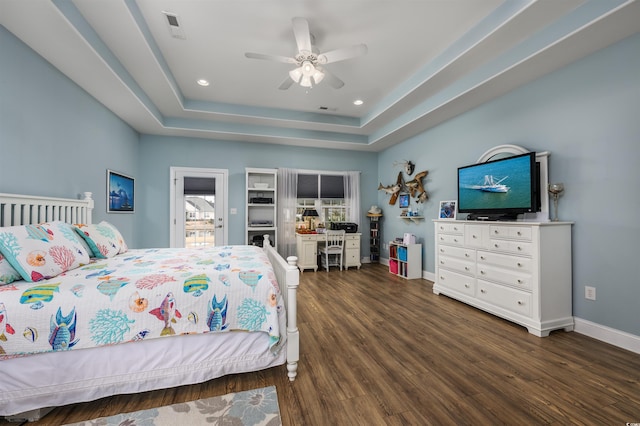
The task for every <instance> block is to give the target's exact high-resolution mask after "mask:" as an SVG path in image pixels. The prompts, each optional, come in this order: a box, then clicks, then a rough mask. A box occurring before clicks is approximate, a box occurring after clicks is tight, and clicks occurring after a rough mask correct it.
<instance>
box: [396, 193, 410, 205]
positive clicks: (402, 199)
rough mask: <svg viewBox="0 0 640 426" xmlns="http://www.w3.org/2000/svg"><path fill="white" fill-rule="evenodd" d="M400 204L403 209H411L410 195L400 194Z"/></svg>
mask: <svg viewBox="0 0 640 426" xmlns="http://www.w3.org/2000/svg"><path fill="white" fill-rule="evenodd" d="M398 203H399V205H400V208H401V209H406V208H407V207H409V194H400V195H399V196H398Z"/></svg>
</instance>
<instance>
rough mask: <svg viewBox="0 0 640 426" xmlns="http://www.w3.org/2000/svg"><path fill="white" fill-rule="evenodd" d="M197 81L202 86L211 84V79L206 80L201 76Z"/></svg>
mask: <svg viewBox="0 0 640 426" xmlns="http://www.w3.org/2000/svg"><path fill="white" fill-rule="evenodd" d="M196 83H198V84H199V85H200V86H203V87H207V86H208V85H209V81H208V80H205V79H204V78H201V79H200V80H198V81H197V82H196Z"/></svg>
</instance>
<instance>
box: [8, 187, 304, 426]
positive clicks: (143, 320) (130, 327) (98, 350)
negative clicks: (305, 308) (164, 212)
mask: <svg viewBox="0 0 640 426" xmlns="http://www.w3.org/2000/svg"><path fill="white" fill-rule="evenodd" d="M92 209H93V200H91V199H90V198H85V199H82V200H75V199H60V198H50V197H33V196H25V195H14V194H0V239H1V238H4V240H2V241H0V245H2V250H3V253H4V254H5V256H0V262H4V263H0V371H2V380H0V417H2V416H4V417H6V418H8V419H14V420H15V419H24V420H36V419H38V418H40V417H41V416H42V415H43V414H44V413H46V412H47V411H48V410H49V409H50V408H51V407H56V406H62V405H67V404H71V403H76V402H84V401H91V400H95V399H98V398H102V397H105V396H110V395H116V394H130V393H138V392H144V391H148V390H154V389H162V388H169V387H175V386H179V385H185V384H193V383H200V382H204V381H207V380H210V379H213V378H216V377H221V376H223V375H227V374H235V373H245V372H251V371H258V370H261V369H266V368H270V367H274V366H278V365H282V364H285V363H286V364H287V369H286V370H287V374H288V377H289V379H290V380H292V381H293V380H294V379H295V377H296V374H297V363H298V357H299V333H298V328H297V324H296V313H297V312H296V290H297V287H298V280H299V276H298V274H299V273H298V269H297V267H296V258H295V257H290V258H288V259H287V260H284V259H283V258H282V257H281V256H280V255H279V254H278V253H277V251H276V250H275V249H274V248H273V247H272V246H271V244H270V243H269V241H268V236H265V238H266V239H267V241H265V244H263V248H257V247H254V246H226V247H216V248H210V249H191V250H190V249H137V250H131V249H129V248H128V247H126V243H125V242H124V241H123V240H122V237H121V235H120V234H119V232H118V231H117V229H115V227H113V226H112V225H110V224H109V223H108V222H104V221H103V222H100V223H99V224H93V223H92V220H91V219H92ZM107 225H109V226H111V227H112V228H113V233H112V234H111V235H110V238H111V239H109V238H107V239H106V240H104V241H103V240H101V239H100V238H102V237H101V236H100V235H98V233H97V231H100V233H103V232H102V231H104V227H105V226H107ZM107 230H109V229H107ZM3 231H4V232H3ZM19 232H23V233H25V234H24V236H23V237H24V238H25V241H27V243H28V244H41V243H40V242H39V240H42V241H44V242H45V243H49V242H50V240H53V239H54V238H62V237H61V236H62V235H63V236H64V237H65V238H67V239H68V240H71V241H73V240H74V237H73V236H72V235H71V234H73V232H75V233H76V234H77V235H76V236H79V237H80V238H77V240H78V241H77V242H78V244H79V245H81V246H82V247H79V246H78V245H76V242H75V241H74V242H73V245H71V246H69V247H70V248H69V249H68V250H67V251H66V252H65V251H64V250H62V251H60V252H56V253H55V254H56V256H57V257H56V258H55V265H54V264H53V262H52V261H51V260H50V258H51V256H53V255H54V254H53V252H52V251H49V252H47V253H44V252H41V251H38V250H32V251H31V252H30V253H29V256H30V257H29V258H28V259H27V260H26V261H27V262H28V264H27V263H24V262H22V261H23V260H24V259H22V258H18V257H16V258H12V257H11V255H12V253H9V252H8V249H7V247H9V248H11V247H12V246H11V244H10V243H13V240H10V239H9V237H11V238H14V234H15V235H17V236H18V240H19V241H22V240H20V237H21V234H19ZM105 235H106V234H105ZM47 240H49V241H47ZM7 241H9V242H7ZM56 241H57V240H56ZM21 243H22V242H21ZM84 251H86V252H87V253H88V255H89V260H88V262H87V258H86V257H84V254H83V252H84ZM114 251H117V253H115V252H114ZM25 252H26V251H25ZM34 253H35V254H34ZM38 253H41V255H38ZM92 253H93V256H92ZM45 255H49V262H48V263H46V262H45V260H44V259H45V257H46V256H45ZM96 255H97V256H96ZM39 256H40V257H39ZM2 257H4V258H2ZM25 258H26V257H25ZM72 258H73V259H74V260H73V261H72ZM9 259H11V260H12V262H7V261H8V260H9ZM187 260H188V262H187ZM74 261H75V263H74ZM20 262H22V263H20ZM45 263H46V265H48V266H46V267H50V266H49V265H53V267H51V270H49V269H43V268H45V266H43V265H44V264H45ZM7 265H9V266H13V269H12V268H10V267H9V269H10V270H12V271H13V272H14V273H15V272H17V273H18V275H17V276H14V277H13V279H16V278H18V279H17V280H15V281H13V280H12V279H11V277H9V275H11V273H10V272H7V267H8V266H7ZM59 265H62V266H64V267H66V268H67V269H63V270H62V272H60V271H59V270H54V267H59ZM3 268H4V269H3ZM25 276H26V277H27V279H25V278H24V277H25ZM11 281H12V282H11ZM54 300H55V302H53V301H54ZM81 302H82V303H81ZM263 302H264V303H263ZM65 303H66V304H65ZM116 303H123V304H124V305H123V307H117V306H116ZM85 304H86V306H85ZM23 315H24V317H23ZM38 315H39V316H38ZM25 318H26V319H25Z"/></svg>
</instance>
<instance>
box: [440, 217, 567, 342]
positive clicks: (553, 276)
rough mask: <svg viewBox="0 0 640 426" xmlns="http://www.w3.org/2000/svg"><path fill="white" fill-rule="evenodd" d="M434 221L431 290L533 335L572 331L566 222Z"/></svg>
mask: <svg viewBox="0 0 640 426" xmlns="http://www.w3.org/2000/svg"><path fill="white" fill-rule="evenodd" d="M434 223H435V253H436V254H435V256H436V262H435V264H436V268H435V269H436V271H435V276H436V281H435V283H434V286H433V292H434V293H436V294H441V293H442V294H445V295H447V296H449V297H452V298H454V299H457V300H460V301H462V302H465V303H467V304H469V305H472V306H475V307H477V308H480V309H483V310H485V311H487V312H490V313H492V314H494V315H497V316H500V317H502V318H505V319H508V320H510V321H513V322H515V323H518V324H520V325H523V326H525V327H526V328H527V330H528V331H529V332H530V333H532V334H535V335H536V336H540V337H542V336H548V335H549V332H550V331H552V330H556V329H565V330H566V331H571V330H573V313H572V303H571V294H572V293H571V288H572V282H571V223H568V222H509V223H505V222H499V223H497V222H489V223H477V222H471V223H469V222H464V221H443V220H436V221H435V222H434Z"/></svg>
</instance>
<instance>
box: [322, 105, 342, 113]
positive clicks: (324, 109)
mask: <svg viewBox="0 0 640 426" xmlns="http://www.w3.org/2000/svg"><path fill="white" fill-rule="evenodd" d="M318 109H319V110H320V111H331V112H336V111H337V110H338V108H329V107H327V106H320V107H318Z"/></svg>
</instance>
